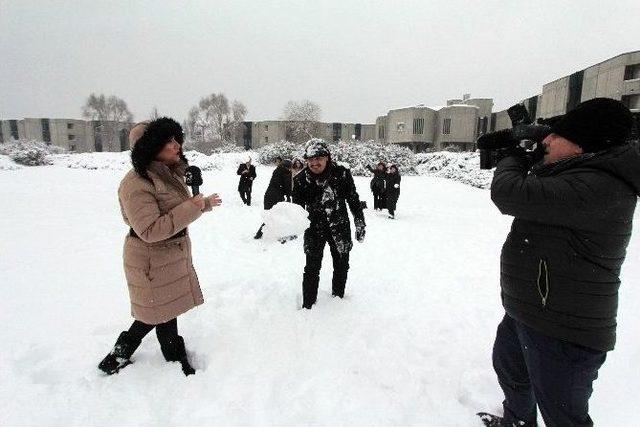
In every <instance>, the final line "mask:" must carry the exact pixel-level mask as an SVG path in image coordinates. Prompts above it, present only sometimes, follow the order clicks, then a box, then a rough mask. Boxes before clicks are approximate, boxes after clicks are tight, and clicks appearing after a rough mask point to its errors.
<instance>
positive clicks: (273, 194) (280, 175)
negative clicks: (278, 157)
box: [254, 160, 291, 239]
mask: <svg viewBox="0 0 640 427" xmlns="http://www.w3.org/2000/svg"><path fill="white" fill-rule="evenodd" d="M284 201H287V202H290V201H291V160H282V161H281V162H279V163H278V166H277V167H276V168H275V170H274V171H273V174H272V175H271V181H269V186H268V187H267V191H266V192H265V193H264V210H265V211H268V210H269V209H271V208H272V207H274V206H275V205H277V204H278V203H280V202H284ZM263 228H264V224H262V225H261V226H260V229H259V230H258V232H257V233H256V235H255V237H254V238H255V239H261V238H262V229H263Z"/></svg>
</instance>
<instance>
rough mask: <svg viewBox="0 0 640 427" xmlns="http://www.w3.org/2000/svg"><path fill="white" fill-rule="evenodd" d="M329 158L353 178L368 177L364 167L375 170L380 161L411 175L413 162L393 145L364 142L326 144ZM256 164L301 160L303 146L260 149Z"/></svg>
mask: <svg viewBox="0 0 640 427" xmlns="http://www.w3.org/2000/svg"><path fill="white" fill-rule="evenodd" d="M328 146H329V150H330V151H331V158H332V159H333V160H335V161H337V162H340V163H344V164H346V165H348V166H349V168H350V169H351V173H352V174H353V175H356V176H369V175H371V173H370V172H369V170H368V169H367V166H372V167H375V165H376V164H378V163H379V162H380V161H383V162H385V163H388V164H391V163H393V164H395V165H397V166H398V168H399V169H400V172H401V173H402V174H403V175H415V174H416V166H417V161H416V157H415V154H414V153H413V152H412V151H411V150H410V149H408V148H406V147H402V146H399V145H397V144H379V143H376V142H374V141H367V142H360V141H355V142H344V141H340V142H337V143H335V142H330V143H328ZM259 154H260V157H259V159H258V160H259V162H260V163H262V164H264V165H270V164H273V163H274V162H275V159H276V157H278V156H279V157H282V158H283V159H293V158H296V157H297V158H302V156H303V154H304V144H295V143H292V142H288V141H281V142H277V143H274V144H269V145H266V146H264V147H262V148H261V149H260V151H259Z"/></svg>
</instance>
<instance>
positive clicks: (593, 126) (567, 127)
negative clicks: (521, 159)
mask: <svg viewBox="0 0 640 427" xmlns="http://www.w3.org/2000/svg"><path fill="white" fill-rule="evenodd" d="M632 120H633V119H632V116H631V111H629V109H628V108H627V107H625V106H624V104H622V103H621V102H620V101H616V100H615V99H610V98H594V99H591V100H589V101H585V102H583V103H581V104H579V105H578V106H577V107H576V108H574V109H573V110H571V111H569V112H568V113H567V114H565V115H564V116H562V117H561V118H560V119H559V120H558V121H557V122H555V123H554V124H553V125H552V127H551V129H552V131H553V133H555V134H557V135H560V136H562V137H563V138H566V139H568V140H569V141H571V142H573V143H574V144H576V145H579V146H580V147H581V148H582V150H583V151H584V152H585V153H595V152H597V151H601V150H606V149H607V148H611V147H615V146H617V145H622V144H625V143H626V142H627V139H628V138H629V135H630V133H631V126H632Z"/></svg>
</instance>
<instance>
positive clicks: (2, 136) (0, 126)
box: [0, 121, 4, 143]
mask: <svg viewBox="0 0 640 427" xmlns="http://www.w3.org/2000/svg"><path fill="white" fill-rule="evenodd" d="M1 142H4V135H3V134H2V122H1V121H0V143H1Z"/></svg>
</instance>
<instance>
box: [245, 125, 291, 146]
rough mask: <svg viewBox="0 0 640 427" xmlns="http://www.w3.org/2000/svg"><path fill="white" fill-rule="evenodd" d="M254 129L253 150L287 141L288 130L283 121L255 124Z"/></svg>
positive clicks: (252, 136) (252, 134)
mask: <svg viewBox="0 0 640 427" xmlns="http://www.w3.org/2000/svg"><path fill="white" fill-rule="evenodd" d="M252 127H253V129H252V133H251V141H252V148H253V149H257V148H260V147H264V146H265V145H268V144H271V143H274V142H279V141H284V140H285V139H286V134H287V130H286V125H285V122H283V121H278V120H271V121H262V122H253V124H252Z"/></svg>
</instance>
